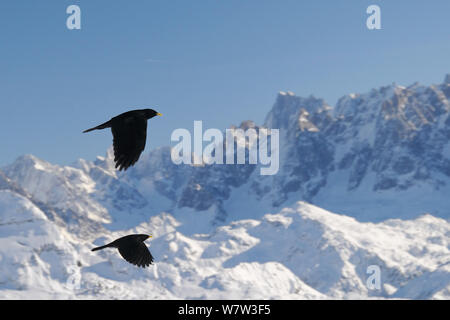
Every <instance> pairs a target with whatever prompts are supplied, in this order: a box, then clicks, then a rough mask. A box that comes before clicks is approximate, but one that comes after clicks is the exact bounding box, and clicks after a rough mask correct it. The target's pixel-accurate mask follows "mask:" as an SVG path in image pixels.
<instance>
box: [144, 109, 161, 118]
mask: <svg viewBox="0 0 450 320" xmlns="http://www.w3.org/2000/svg"><path fill="white" fill-rule="evenodd" d="M145 116H146V117H147V119H151V118H153V117H156V116H162V114H161V113H159V112H157V111H155V110H153V109H145Z"/></svg>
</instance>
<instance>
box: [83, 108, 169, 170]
mask: <svg viewBox="0 0 450 320" xmlns="http://www.w3.org/2000/svg"><path fill="white" fill-rule="evenodd" d="M155 116H162V114H161V113H159V112H156V111H155V110H153V109H142V110H133V111H128V112H125V113H122V114H119V115H118V116H116V117H114V118H112V119H111V120H109V121H107V122H105V123H102V124H101V125H98V126H96V127H94V128H91V129H87V130H84V131H83V132H89V131H92V130H100V129H105V128H111V131H112V134H113V138H114V139H113V145H114V162H115V163H116V168H117V167H118V168H119V170H122V169H124V170H127V169H128V167H130V166H132V165H134V164H135V163H136V161H138V159H139V156H140V155H141V153H142V151H144V148H145V141H146V139H147V120H148V119H151V118H153V117H155Z"/></svg>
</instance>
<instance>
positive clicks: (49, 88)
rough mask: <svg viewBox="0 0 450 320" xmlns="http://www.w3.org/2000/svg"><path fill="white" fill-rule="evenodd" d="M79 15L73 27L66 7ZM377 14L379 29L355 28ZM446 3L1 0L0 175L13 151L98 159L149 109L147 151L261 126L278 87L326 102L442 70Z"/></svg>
mask: <svg viewBox="0 0 450 320" xmlns="http://www.w3.org/2000/svg"><path fill="white" fill-rule="evenodd" d="M71 4H76V5H79V6H80V8H81V14H82V16H81V20H82V22H81V23H82V29H81V30H68V29H67V28H66V19H67V17H68V14H66V8H67V7H68V6H69V5H71ZM371 4H377V5H379V6H380V8H381V24H382V30H372V31H371V30H368V29H367V28H366V19H367V17H368V15H367V14H366V8H367V7H368V6H369V5H371ZM449 12H450V1H448V0H442V1H439V0H433V1H406V0H396V1H375V0H372V1H364V0H347V1H321V0H318V1H300V0H278V1H274V0H272V1H267V0H221V1H218V0H190V1H188V0H178V1H173V0H165V1H149V0H146V1H144V0H142V1H139V0H133V1H123V0H114V1H105V0H95V1H92V0H83V1H80V0H79V1H76V0H72V1H66V0H45V1H29V0H28V1H25V0H2V1H1V2H0V108H1V109H0V110H1V117H0V136H1V138H2V139H1V140H0V150H2V151H1V154H0V166H2V165H6V164H8V163H11V162H12V161H14V159H15V158H17V157H18V156H20V155H23V154H34V155H36V156H38V157H40V158H42V159H45V160H47V161H50V162H53V163H58V164H70V163H72V162H73V161H75V160H76V159H78V158H85V159H90V160H92V159H94V158H95V157H96V156H97V155H104V154H105V151H106V149H107V148H108V147H109V146H110V145H111V144H112V136H111V133H110V132H109V131H107V130H104V131H97V132H92V133H90V134H82V133H81V132H82V130H84V129H87V128H89V127H92V126H94V125H97V124H99V123H101V122H104V121H106V120H108V119H109V118H111V117H112V116H115V115H117V114H119V113H121V112H124V111H127V110H130V109H134V108H141V107H146V106H155V109H156V110H158V111H159V112H161V113H163V115H164V116H163V117H161V118H159V117H158V118H157V119H152V120H151V121H150V124H149V131H148V133H149V137H148V143H147V148H146V152H148V151H149V150H150V149H152V148H155V147H157V146H161V145H170V144H171V142H170V135H171V132H172V131H173V130H174V129H176V128H186V129H190V130H192V128H193V121H194V120H203V126H204V128H205V129H206V128H219V129H226V128H227V127H229V126H230V125H232V124H239V123H240V122H241V121H242V120H247V119H251V120H254V121H255V122H257V123H262V121H263V119H264V117H265V115H266V113H267V112H268V111H269V110H270V108H271V107H272V105H273V103H274V101H275V97H276V94H277V92H278V91H280V90H291V91H293V92H295V93H296V94H297V95H302V96H308V95H310V94H314V95H315V96H317V97H322V98H324V99H326V100H327V102H328V103H330V104H332V105H333V104H334V103H335V102H336V100H337V99H338V98H339V97H340V96H342V95H344V94H347V93H350V92H366V91H368V90H369V89H371V88H372V87H379V86H382V85H386V84H390V83H392V82H396V83H398V84H402V85H409V84H411V83H413V82H415V81H420V82H421V83H424V84H433V83H440V82H442V80H443V78H444V75H445V74H446V73H450V59H449V57H450V41H449V40H450V14H449Z"/></svg>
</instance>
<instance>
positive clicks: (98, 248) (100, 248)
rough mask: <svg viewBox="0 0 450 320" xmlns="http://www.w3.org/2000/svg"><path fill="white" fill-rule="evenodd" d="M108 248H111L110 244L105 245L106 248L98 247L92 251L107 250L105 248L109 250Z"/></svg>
mask: <svg viewBox="0 0 450 320" xmlns="http://www.w3.org/2000/svg"><path fill="white" fill-rule="evenodd" d="M108 247H109V244H107V245H104V246H100V247H97V248H94V249H91V251H97V250H102V249H105V248H108Z"/></svg>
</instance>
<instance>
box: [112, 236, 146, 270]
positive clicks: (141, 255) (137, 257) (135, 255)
mask: <svg viewBox="0 0 450 320" xmlns="http://www.w3.org/2000/svg"><path fill="white" fill-rule="evenodd" d="M119 253H120V255H121V256H122V257H123V258H124V259H125V260H126V261H128V262H129V263H131V264H134V265H136V266H138V267H142V268H145V267H148V266H149V265H151V264H152V262H153V256H152V254H151V253H150V251H149V250H148V248H147V246H146V245H145V244H144V243H143V242H139V243H137V244H136V243H135V244H134V245H124V246H120V247H119Z"/></svg>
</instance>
